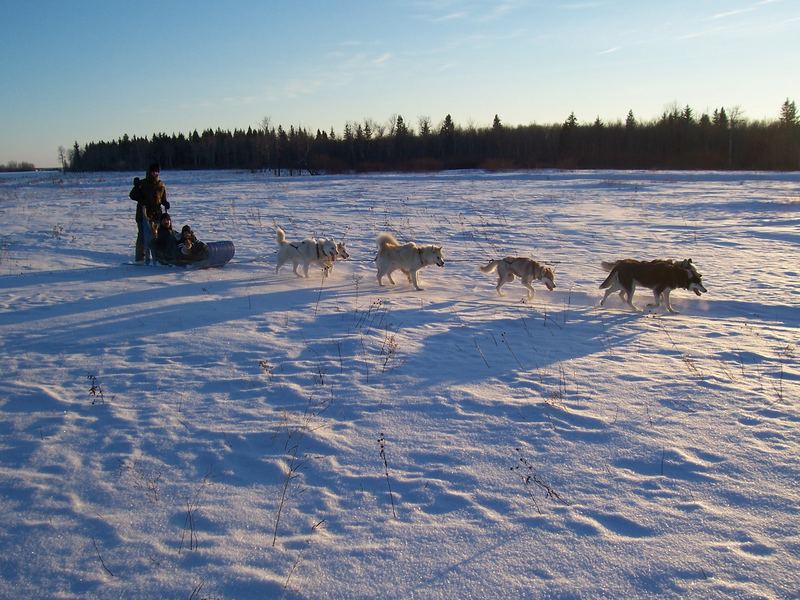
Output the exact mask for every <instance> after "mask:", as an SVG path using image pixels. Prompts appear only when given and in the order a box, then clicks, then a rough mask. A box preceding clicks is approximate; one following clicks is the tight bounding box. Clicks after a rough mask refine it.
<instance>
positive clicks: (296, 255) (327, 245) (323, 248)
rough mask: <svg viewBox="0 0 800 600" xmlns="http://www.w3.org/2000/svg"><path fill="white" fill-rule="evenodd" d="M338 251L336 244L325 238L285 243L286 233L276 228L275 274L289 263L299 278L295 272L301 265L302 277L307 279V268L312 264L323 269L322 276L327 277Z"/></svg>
mask: <svg viewBox="0 0 800 600" xmlns="http://www.w3.org/2000/svg"><path fill="white" fill-rule="evenodd" d="M337 254H338V249H337V247H336V242H334V241H333V240H328V239H325V238H320V239H318V240H315V239H313V238H307V239H305V240H303V241H302V242H298V243H296V244H295V243H292V242H287V241H286V233H285V232H284V231H283V229H281V228H280V227H278V262H277V264H276V265H275V272H276V273H277V272H278V271H279V270H280V268H281V267H282V266H283V265H285V264H286V263H287V262H289V261H291V263H292V271H294V274H295V275H297V276H298V277H300V273H298V272H297V267H298V265H301V264H302V265H303V275H305V276H306V277H308V268H309V266H311V265H312V264H315V265H319V266H321V267H322V268H323V270H324V274H325V275H326V276H327V273H328V270H329V269H330V267H331V266H332V265H333V261H334V260H335V259H336V256H337Z"/></svg>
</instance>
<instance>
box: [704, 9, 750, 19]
mask: <svg viewBox="0 0 800 600" xmlns="http://www.w3.org/2000/svg"><path fill="white" fill-rule="evenodd" d="M754 10H755V7H754V6H748V7H747V8H739V9H736V10H729V11H727V12H721V13H717V14H715V15H711V20H712V21H713V20H716V19H727V18H729V17H737V16H739V15H743V14H746V13H749V12H753V11H754Z"/></svg>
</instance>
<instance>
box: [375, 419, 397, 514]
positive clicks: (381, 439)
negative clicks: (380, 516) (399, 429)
mask: <svg viewBox="0 0 800 600" xmlns="http://www.w3.org/2000/svg"><path fill="white" fill-rule="evenodd" d="M378 445H380V448H381V460H383V472H384V474H385V475H386V487H387V488H389V500H391V502H392V515H394V518H395V519H396V518H397V511H396V510H395V507H394V493H393V492H392V482H391V480H390V479H389V462H388V461H387V460H386V438H385V437H384V435H383V432H381V436H380V437H379V438H378Z"/></svg>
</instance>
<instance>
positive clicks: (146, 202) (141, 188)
mask: <svg viewBox="0 0 800 600" xmlns="http://www.w3.org/2000/svg"><path fill="white" fill-rule="evenodd" d="M136 181H137V180H134V185H133V188H132V189H131V192H130V194H128V196H129V197H130V199H131V200H134V201H135V202H136V220H137V221H139V220H140V219H141V217H142V206H145V207H146V208H147V216H148V217H150V220H151V221H155V222H156V223H157V222H158V220H159V218H161V213H162V212H164V211H163V210H162V209H161V207H162V206H164V207H165V208H166V209H169V202H167V188H166V186H165V185H164V182H163V181H161V180H160V179H155V178H153V177H151V176H150V174H149V173H148V174H147V177H145V178H144V179H140V180H138V183H136Z"/></svg>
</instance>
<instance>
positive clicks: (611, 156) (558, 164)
mask: <svg viewBox="0 0 800 600" xmlns="http://www.w3.org/2000/svg"><path fill="white" fill-rule="evenodd" d="M59 155H60V159H61V162H62V165H63V167H64V169H65V170H70V171H144V169H145V168H146V167H147V165H148V164H149V163H150V162H152V161H154V160H157V161H159V162H160V163H161V167H162V169H251V170H270V171H273V172H274V173H275V174H276V175H282V174H285V175H295V174H301V173H311V174H318V173H339V172H372V171H438V170H445V169H476V168H477V169H489V170H500V169H538V168H562V169H735V170H797V169H800V120H799V119H798V114H797V108H796V106H795V103H794V101H791V102H790V101H789V100H788V99H787V100H786V102H784V103H783V105H782V106H781V107H780V112H779V116H778V118H777V119H776V120H774V121H769V122H767V121H749V120H747V119H744V118H742V117H741V115H740V111H739V110H738V109H728V110H727V111H726V110H725V108H719V109H716V110H714V111H713V113H712V114H707V113H703V114H700V115H699V116H698V115H697V114H696V113H695V112H694V111H693V110H692V109H691V108H690V107H689V106H686V107H683V108H679V107H678V106H677V105H675V106H673V107H672V108H670V109H668V110H665V111H664V112H663V114H662V115H661V116H660V117H659V118H657V119H654V120H651V121H648V122H640V121H638V120H637V119H636V117H635V116H634V114H633V112H632V111H629V112H628V116H627V118H626V119H625V121H624V122H622V121H618V122H614V123H604V122H603V121H601V120H600V119H599V118H597V119H595V121H594V122H590V123H579V122H578V119H577V118H576V117H575V114H574V113H572V114H570V115H569V116H568V117H567V119H566V120H565V121H564V123H562V124H552V125H536V124H532V125H517V126H513V127H509V126H505V125H503V123H502V121H501V120H500V118H499V117H498V116H497V115H495V117H494V121H493V123H492V125H491V126H489V127H475V126H472V125H470V126H467V127H463V126H460V125H457V124H456V123H454V122H453V120H452V118H451V117H450V115H447V116H446V117H445V118H444V120H443V121H442V122H441V123H439V124H438V125H434V124H433V123H432V122H431V119H430V118H427V117H420V118H419V119H418V121H417V123H416V127H415V128H414V127H412V126H410V125H409V124H408V123H407V122H406V121H405V119H404V118H403V117H402V116H399V115H395V116H393V117H391V118H390V119H389V120H388V121H387V122H386V123H385V124H379V123H376V122H374V121H372V120H366V121H364V122H362V123H347V124H346V125H345V127H344V131H343V132H340V133H336V132H335V131H334V130H333V129H331V130H330V131H320V130H316V131H313V132H312V131H309V130H308V129H306V128H303V127H294V126H290V127H289V128H288V129H286V128H284V127H283V126H282V125H278V126H277V127H274V126H272V124H271V123H270V120H269V119H266V118H265V119H264V120H263V121H262V123H261V124H260V125H259V126H258V127H256V128H252V127H248V128H247V130H242V129H234V130H233V131H227V130H222V129H216V130H212V129H206V130H205V131H203V132H202V133H199V132H198V131H196V130H195V131H193V132H191V133H189V134H188V135H184V134H183V133H179V134H177V135H176V134H174V133H173V134H171V135H167V134H163V133H162V134H154V135H153V136H152V137H151V138H149V139H148V138H144V137H135V136H134V137H129V136H128V135H127V134H126V135H124V136H122V137H121V138H120V139H118V140H114V141H110V142H90V143H88V144H86V145H85V146H84V147H83V148H81V147H80V146H79V145H78V143H77V142H75V145H74V146H73V148H72V149H70V150H68V151H65V150H64V149H63V148H60V149H59Z"/></svg>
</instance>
